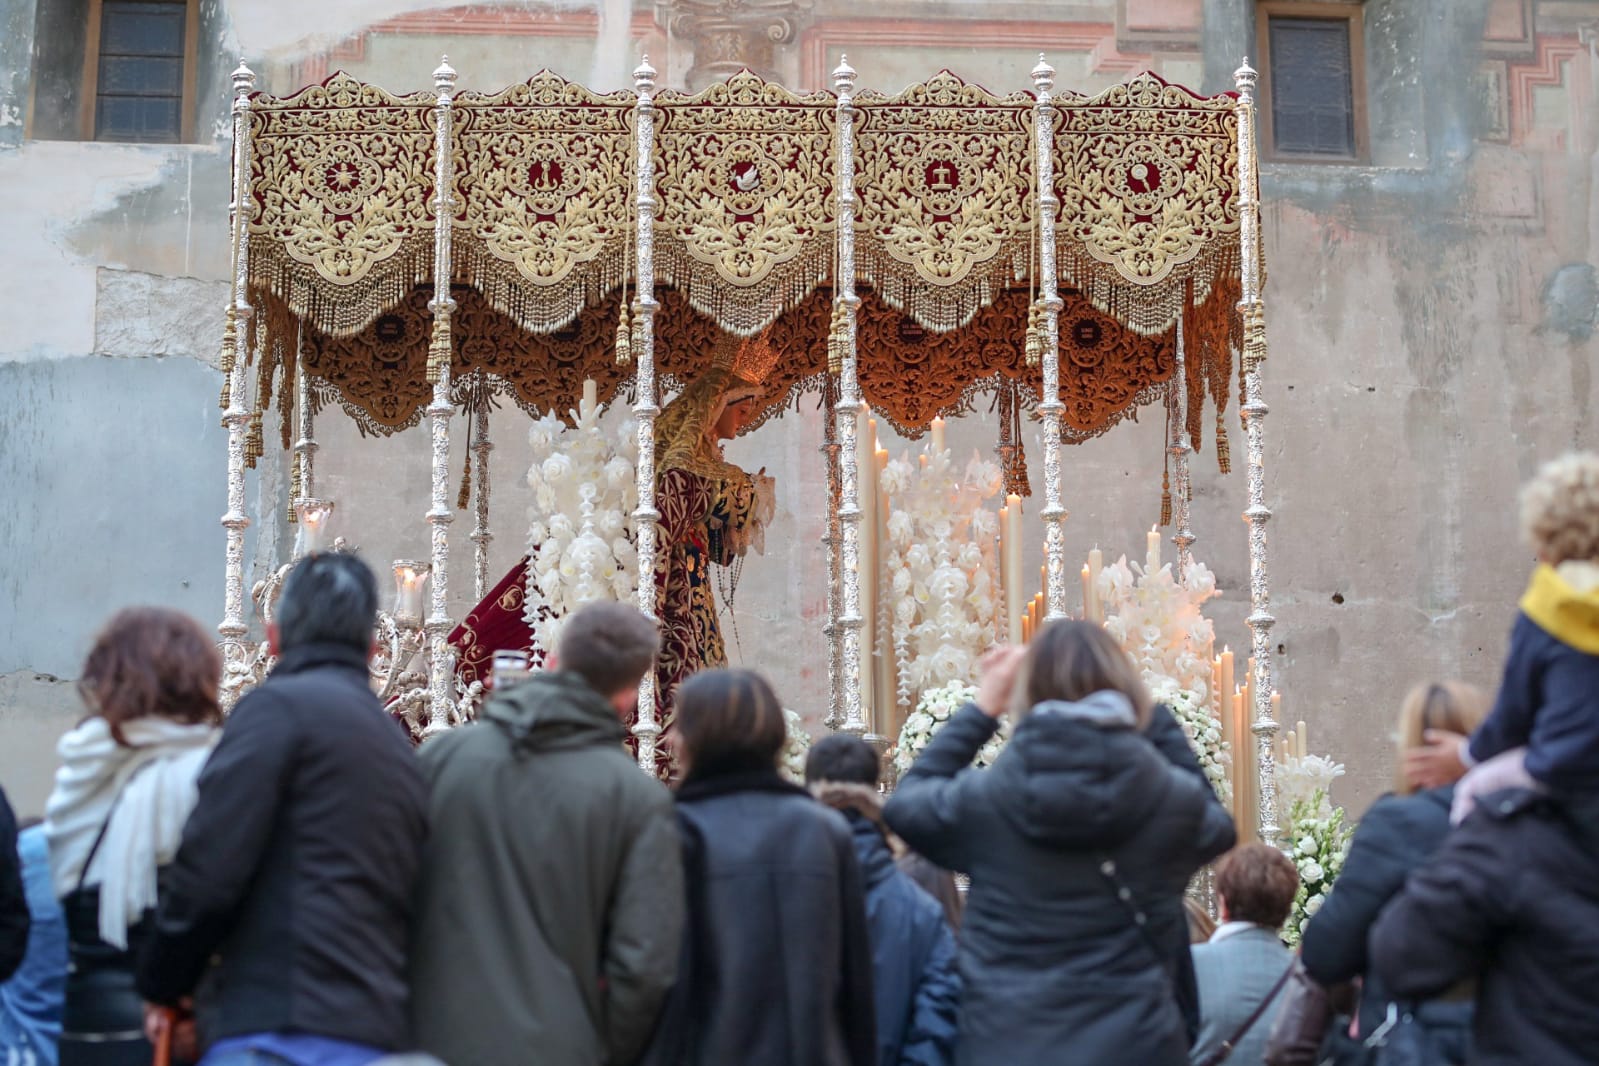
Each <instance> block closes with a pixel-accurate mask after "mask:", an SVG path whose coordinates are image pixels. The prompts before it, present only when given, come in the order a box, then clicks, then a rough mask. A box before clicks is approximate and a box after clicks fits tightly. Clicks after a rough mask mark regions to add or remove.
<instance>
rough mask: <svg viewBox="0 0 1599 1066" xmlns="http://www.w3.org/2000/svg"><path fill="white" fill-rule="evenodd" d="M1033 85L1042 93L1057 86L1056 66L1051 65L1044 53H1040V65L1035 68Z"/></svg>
mask: <svg viewBox="0 0 1599 1066" xmlns="http://www.w3.org/2000/svg"><path fill="white" fill-rule="evenodd" d="M1033 87H1034V88H1036V89H1037V90H1038V91H1039V92H1041V93H1047V92H1050V91H1051V90H1053V89H1054V88H1055V68H1054V67H1052V66H1050V65H1049V61H1048V60H1046V59H1045V58H1044V53H1043V52H1040V53H1038V65H1037V66H1036V67H1034V68H1033Z"/></svg>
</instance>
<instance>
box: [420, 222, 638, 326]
mask: <svg viewBox="0 0 1599 1066" xmlns="http://www.w3.org/2000/svg"><path fill="white" fill-rule="evenodd" d="M454 241H455V243H454V245H453V247H452V248H451V252H450V260H451V266H452V268H453V271H452V272H453V273H454V275H455V280H456V281H457V282H464V283H466V284H468V285H470V286H472V287H473V288H474V289H476V290H477V291H478V292H480V293H482V294H483V298H484V299H485V300H487V301H488V303H489V305H490V306H491V307H493V308H494V309H495V310H496V311H499V312H501V313H502V314H504V315H506V316H507V317H508V318H510V319H512V320H513V321H515V322H516V324H517V325H519V326H521V327H522V328H523V329H525V330H528V331H529V332H531V333H556V332H558V331H560V330H563V329H565V328H566V327H567V326H570V325H571V324H572V322H573V321H574V320H575V319H576V318H577V316H578V315H580V314H582V313H583V311H584V310H585V309H586V308H589V307H593V306H595V305H596V304H599V303H601V302H603V301H604V300H605V298H606V297H608V296H610V295H611V293H613V292H615V291H616V290H617V289H618V288H620V287H621V286H622V281H623V278H624V277H625V276H626V272H625V270H624V267H623V263H624V261H625V259H626V257H627V251H628V248H627V239H626V237H625V236H624V235H623V234H622V233H621V232H620V231H618V232H617V233H616V235H615V236H614V237H612V238H610V239H608V240H606V241H605V242H604V243H603V244H602V245H600V246H599V254H598V255H597V256H596V257H595V258H594V259H593V260H592V261H590V262H586V263H582V264H580V265H578V266H576V267H574V268H573V269H572V270H571V271H570V272H568V273H567V274H565V275H564V276H563V277H562V278H561V279H560V280H559V281H554V282H550V281H543V280H540V279H535V278H531V277H529V276H528V275H527V274H526V273H524V272H523V271H522V270H521V269H519V268H518V267H517V265H516V264H515V263H513V262H508V261H507V260H505V259H503V258H501V257H500V256H497V255H495V254H493V253H492V252H491V251H489V250H488V249H487V248H485V247H484V246H483V245H482V244H481V243H480V242H479V241H477V240H476V239H474V238H472V237H469V236H466V235H464V234H463V233H462V232H461V230H460V228H459V227H457V229H456V233H455V237H454Z"/></svg>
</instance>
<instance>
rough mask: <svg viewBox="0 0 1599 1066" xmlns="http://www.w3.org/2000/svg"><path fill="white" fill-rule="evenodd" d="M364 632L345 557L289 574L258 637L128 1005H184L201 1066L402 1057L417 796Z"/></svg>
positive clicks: (352, 570)
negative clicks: (253, 678) (378, 691)
mask: <svg viewBox="0 0 1599 1066" xmlns="http://www.w3.org/2000/svg"><path fill="white" fill-rule="evenodd" d="M376 616H377V584H376V582H375V580H374V579H373V576H372V571H371V570H369V569H367V567H366V566H365V564H363V563H362V562H361V561H360V560H359V559H357V558H355V557H354V556H353V555H347V554H342V553H333V554H318V555H312V556H308V557H307V558H305V559H304V560H302V561H301V562H300V563H299V564H297V565H296V566H295V568H294V570H293V571H292V572H291V573H290V574H289V578H288V580H287V581H285V582H284V586H283V594H282V598H281V600H280V601H279V604H278V609H277V620H276V624H275V625H273V626H270V627H268V631H267V636H268V640H269V641H270V642H271V646H272V651H273V652H274V653H275V654H276V655H278V656H279V658H278V664H277V666H276V668H275V669H274V670H273V671H272V675H271V676H270V677H269V678H268V679H267V680H266V682H265V683H264V684H262V685H261V686H260V687H259V688H258V689H256V690H255V691H254V692H251V693H250V694H249V695H247V696H246V697H245V698H244V699H242V700H240V701H239V705H238V706H237V707H236V708H235V709H234V711H233V713H232V714H231V715H230V716H229V717H228V720H227V724H226V725H225V726H224V727H223V730H222V739H221V740H220V742H219V743H218V744H217V748H216V751H215V752H213V753H212V755H211V758H210V760H209V761H208V762H207V763H206V766H205V769H204V770H203V771H202V772H201V774H200V779H199V790H200V797H199V802H198V804H197V805H196V806H195V808H194V813H193V814H192V815H191V816H190V817H189V822H188V825H187V826H186V827H185V829H184V834H183V843H182V845H181V847H180V848H179V850H178V855H177V858H176V860H174V862H173V864H172V866H171V868H170V871H169V873H170V878H169V883H168V884H167V885H165V886H164V889H165V890H164V891H163V892H162V895H161V904H160V907H159V910H158V913H157V917H156V927H155V931H154V934H153V936H152V938H151V942H150V944H149V946H148V948H147V949H146V952H145V955H144V958H143V961H142V964H141V966H140V970H139V989H140V991H141V992H142V993H143V995H144V997H145V999H146V1000H148V1001H149V1002H150V1003H152V1004H161V1005H167V1006H177V1005H179V1004H181V1003H183V1002H184V1001H186V1000H187V999H188V998H189V997H190V996H191V995H192V996H193V997H194V998H195V1001H196V1003H197V1010H196V1014H197V1017H198V1023H199V1035H200V1039H201V1042H202V1043H203V1044H205V1045H207V1046H208V1054H207V1056H206V1060H205V1061H206V1066H223V1064H225V1063H229V1062H234V1061H243V1062H252V1063H260V1062H278V1061H281V1062H284V1063H290V1064H298V1063H311V1062H315V1063H337V1064H338V1066H364V1064H365V1063H368V1062H370V1061H372V1060H373V1059H376V1058H379V1057H381V1056H382V1055H383V1054H385V1053H387V1052H390V1051H394V1050H398V1049H401V1048H403V1047H405V1046H406V1044H407V1041H408V1031H407V1030H408V1022H407V1010H408V1006H409V1003H408V998H409V997H408V992H407V986H406V964H407V954H408V948H409V939H408V929H409V924H410V917H411V898H412V890H413V886H414V884H415V881H416V877H417V871H418V867H419V862H420V856H421V853H422V847H423V844H424V842H425V837H426V835H427V794H426V786H425V785H424V784H423V781H422V775H421V772H420V771H419V769H418V767H417V764H416V759H415V756H414V755H413V753H412V751H411V747H410V744H409V743H408V742H407V741H406V739H405V737H404V736H403V735H402V734H401V732H400V730H399V728H398V727H397V726H396V725H395V723H394V721H393V720H392V719H391V718H389V716H388V715H387V714H385V713H384V711H383V708H382V706H381V705H380V704H379V703H378V700H377V697H375V696H374V695H373V694H372V689H371V687H370V684H369V683H368V679H367V659H368V657H369V655H370V653H371V649H372V640H373V626H374V623H375V621H376ZM151 1016H152V1017H155V1014H154V1013H153V1012H152V1015H151ZM148 1027H149V1026H147V1028H148Z"/></svg>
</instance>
